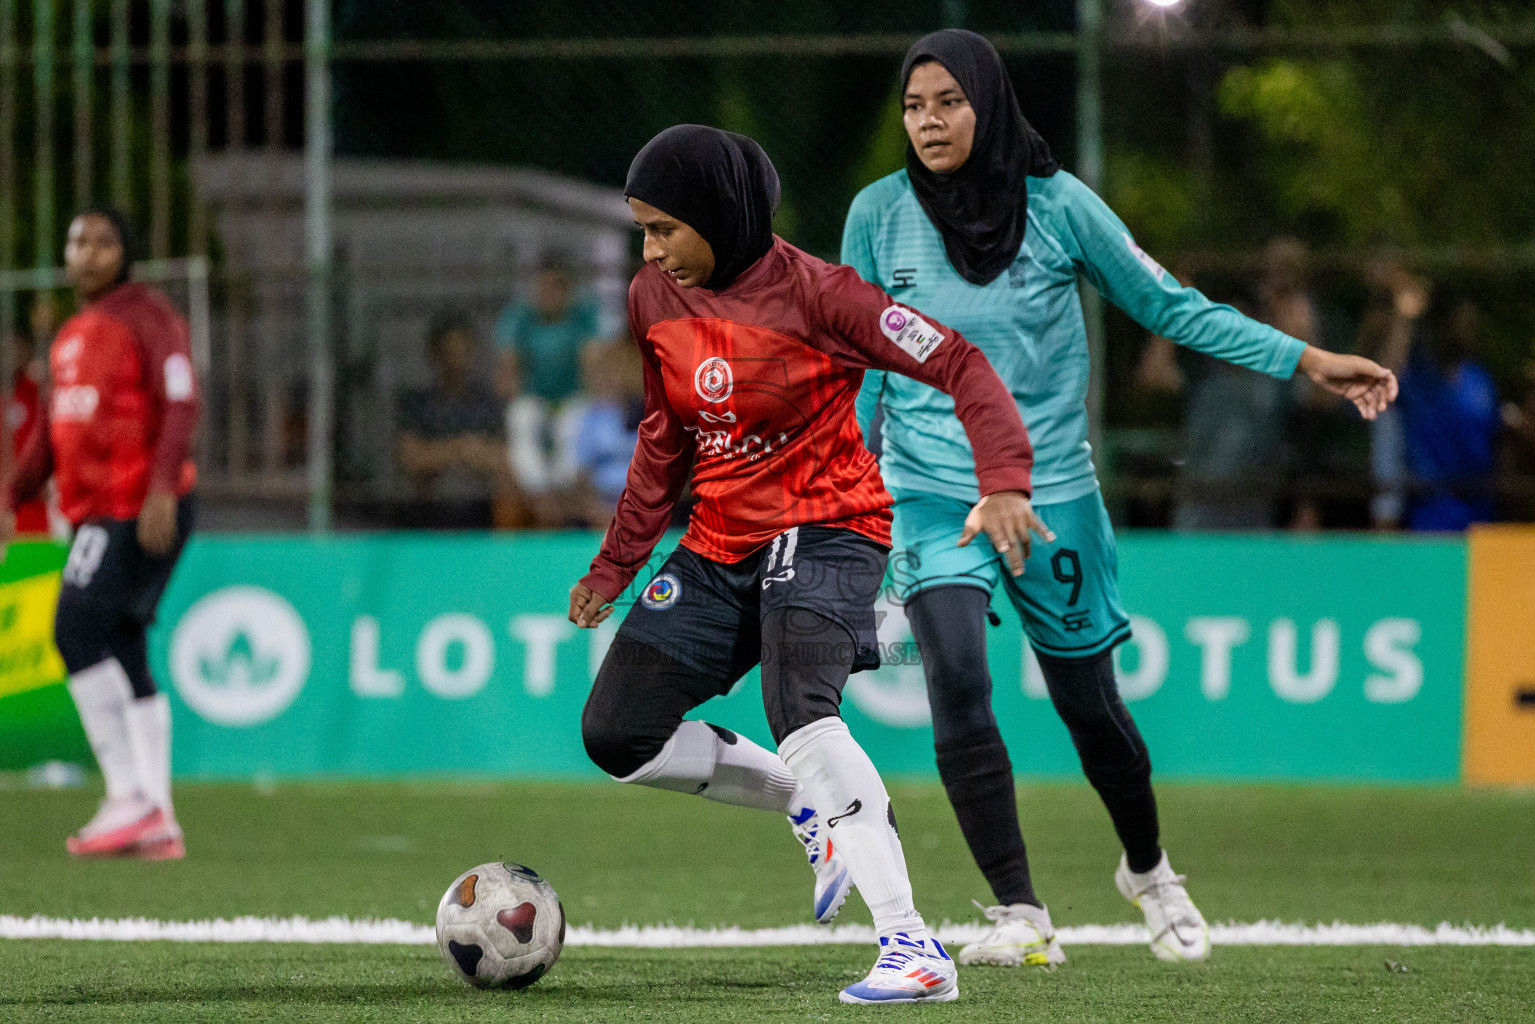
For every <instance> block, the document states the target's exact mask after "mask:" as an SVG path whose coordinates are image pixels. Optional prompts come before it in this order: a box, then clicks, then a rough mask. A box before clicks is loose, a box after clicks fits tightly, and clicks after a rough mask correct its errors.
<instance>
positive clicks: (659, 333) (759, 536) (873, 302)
mask: <svg viewBox="0 0 1535 1024" xmlns="http://www.w3.org/2000/svg"><path fill="white" fill-rule="evenodd" d="M624 191H625V194H626V195H627V196H628V201H629V205H630V208H631V209H632V210H633V213H634V219H635V221H636V223H638V224H639V225H640V227H641V228H643V229H644V232H645V260H646V265H645V267H644V268H643V269H642V270H641V271H640V272H639V273H638V274H637V275H636V276H635V278H634V282H633V284H632V285H631V286H630V289H629V322H630V330H631V332H632V335H633V337H634V339H635V342H636V344H637V345H638V346H639V349H640V353H641V355H642V356H643V362H644V372H645V397H646V414H645V419H644V421H643V422H642V423H641V425H640V439H639V445H638V447H637V449H636V450H635V455H634V459H633V462H632V464H631V465H630V469H629V479H628V485H627V487H626V489H625V491H624V493H623V496H622V497H621V498H620V499H619V503H618V510H617V514H616V517H615V518H614V520H613V524H612V525H611V526H610V527H609V529H608V532H607V537H606V539H605V540H604V541H603V545H602V550H601V552H600V553H599V554H598V556H597V558H596V559H595V560H594V561H593V563H592V569H591V572H590V573H588V574H587V575H586V576H585V577H584V578H583V579H582V580H581V582H579V583H577V584H576V585H575V587H574V588H573V589H572V590H571V597H570V618H571V621H573V622H575V623H577V624H578V625H580V626H583V627H588V628H589V627H593V626H595V625H597V624H598V623H599V622H601V621H603V619H605V618H606V617H607V616H608V615H609V614H610V613H611V611H612V608H611V603H612V602H613V601H614V600H615V599H617V598H618V597H619V595H620V593H621V592H623V591H624V590H625V588H627V587H628V585H629V584H630V582H631V581H632V580H633V579H634V577H635V575H636V574H637V573H638V572H639V571H640V569H641V568H643V567H644V566H645V564H646V562H647V560H648V559H649V557H650V554H651V552H652V550H653V549H654V547H655V545H656V543H657V541H659V540H660V538H661V535H662V533H663V532H664V531H665V529H666V528H667V525H668V524H669V522H670V520H671V516H672V511H673V509H674V507H675V505H676V502H677V499H678V497H679V495H680V494H681V492H682V489H683V486H684V484H685V483H686V482H687V481H688V479H689V477H690V476H691V479H692V485H693V491H694V493H695V494H696V495H697V498H698V505H697V507H696V509H695V510H694V512H693V515H692V519H691V521H690V523H689V525H688V529H687V532H686V534H685V535H684V536H683V538H682V545H681V547H680V548H679V549H678V550H677V551H676V552H675V553H674V554H673V555H672V556H671V557H670V558H669V559H668V560H667V561H666V564H665V565H663V566H662V568H661V571H660V572H659V573H657V574H656V575H655V576H654V577H652V578H651V579H650V582H649V583H648V584H647V585H646V586H645V587H644V589H643V590H642V591H641V594H640V598H639V601H638V603H637V604H635V605H634V606H633V607H632V608H631V609H630V611H629V613H628V615H627V616H626V617H625V619H624V622H623V625H622V626H621V627H620V628H619V630H618V633H617V636H616V637H615V638H614V641H613V644H612V647H611V648H610V649H609V651H608V655H607V657H606V659H605V660H604V662H603V665H602V668H601V670H600V671H599V673H598V676H597V679H596V681H595V682H594V684H593V686H592V693H591V696H590V698H589V699H588V702H587V705H586V710H585V713H584V714H583V716H582V735H583V739H584V741H585V744H586V749H587V752H588V754H589V755H590V756H591V758H592V760H593V761H594V762H595V763H596V764H597V765H598V766H599V767H601V768H602V769H603V770H604V771H606V772H607V773H608V774H610V775H612V776H613V777H614V778H616V779H618V780H619V781H623V782H633V783H639V784H642V785H647V786H653V787H656V788H660V789H670V790H675V791H680V792H686V793H694V794H701V795H703V796H705V797H708V798H710V799H715V800H721V801H724V802H727V803H734V804H740V805H744V806H748V807H757V808H761V809H764V810H773V811H778V812H780V813H787V814H788V815H789V816H790V821H791V823H792V824H793V825H794V827H795V831H796V833H797V834H798V835H799V837H800V839H801V841H802V842H804V843H805V845H806V847H807V849H808V852H809V854H810V860H811V864H812V866H813V867H814V868H815V869H816V889H815V897H816V900H815V915H816V918H817V919H818V920H820V921H828V920H830V919H831V918H832V917H833V916H834V915H835V914H836V913H837V910H838V909H839V908H840V907H841V905H842V902H843V900H844V899H845V898H846V896H847V893H848V891H849V889H850V888H851V887H852V886H853V885H854V884H856V885H857V887H858V889H859V891H860V892H861V893H862V894H863V896H864V900H865V902H866V903H867V904H868V905H869V908H870V910H871V912H872V913H873V916H874V923H875V927H876V929H877V931H878V932H879V936H880V945H881V951H880V957H879V959H878V961H877V962H876V964H875V967H874V969H873V971H871V972H870V974H869V976H868V977H867V978H866V979H865V980H864V981H861V982H859V983H857V984H855V985H851V986H849V987H848V988H847V989H845V990H844V991H843V992H842V995H841V998H842V1000H843V1001H844V1002H915V1001H944V1000H949V999H954V998H956V997H957V995H958V987H957V983H956V980H955V970H954V964H953V962H952V961H951V960H950V959H949V957H948V954H947V953H945V952H944V950H943V947H942V946H941V945H940V944H939V943H938V941H937V940H936V939H935V938H932V937H931V936H930V935H929V934H928V931H927V929H926V926H925V924H924V923H923V920H922V918H921V916H920V915H919V914H918V913H917V911H916V910H915V908H914V906H913V902H912V895H911V885H910V882H909V881H908V879H907V874H906V865H905V860H904V855H903V854H902V851H901V844H900V840H899V838H898V836H897V833H896V825H895V814H894V811H893V809H892V807H891V805H890V799H889V796H888V795H887V793H886V791H885V787H884V784H883V782H881V780H880V777H879V774H878V773H877V772H876V771H875V769H874V765H873V764H872V763H871V762H870V761H869V758H868V756H867V755H866V754H865V753H864V752H863V750H862V748H860V747H859V746H858V744H857V743H856V742H855V741H854V740H853V738H852V736H851V735H850V734H849V733H848V730H847V727H846V725H844V724H843V722H842V719H841V718H840V716H839V705H840V702H841V696H842V688H843V686H844V684H845V683H846V682H847V678H848V674H849V673H850V672H853V671H858V670H860V669H865V668H873V667H875V666H877V665H878V664H879V658H878V653H877V651H876V649H875V629H874V627H875V622H874V600H875V597H876V595H877V593H878V591H879V588H880V586H881V584H882V581H883V579H884V573H885V563H886V558H887V556H888V554H889V546H890V520H891V514H890V504H891V498H890V495H889V494H888V493H887V492H886V491H885V488H884V485H883V484H882V483H881V481H880V477H879V470H878V468H877V466H876V464H875V461H874V457H873V456H872V455H870V454H869V452H868V450H867V449H866V448H865V447H864V444H863V438H862V435H861V434H860V432H859V429H858V426H857V423H856V422H855V420H854V418H853V400H854V397H855V396H856V395H857V393H858V387H859V384H860V382H861V380H862V378H863V372H864V370H865V369H869V368H878V369H888V370H893V371H895V372H897V373H903V374H907V375H910V376H913V377H916V378H917V379H919V380H922V381H925V382H927V383H929V384H932V385H933V386H934V387H938V388H941V389H943V390H944V391H946V392H948V393H950V394H952V395H953V396H954V398H955V404H956V407H957V410H958V413H959V417H960V419H961V420H962V421H963V423H964V425H965V429H966V432H967V434H968V436H969V438H970V442H971V444H972V446H973V448H974V451H975V461H976V472H977V474H978V476H979V478H980V481H981V487H980V490H981V493H982V494H983V495H985V497H983V498H982V499H981V501H980V503H979V504H977V505H976V507H975V509H974V511H973V512H972V513H971V516H970V520H969V522H968V523H967V527H966V533H965V536H964V539H963V540H962V541H961V543H967V542H968V540H969V538H971V537H973V536H975V535H977V534H978V533H979V532H981V531H983V530H984V531H985V532H986V533H987V535H988V536H989V537H990V538H991V540H992V542H993V543H995V544H997V545H999V550H1000V551H1003V552H1007V553H1009V554H1010V556H1011V557H1013V558H1014V559H1015V564H1016V565H1018V566H1019V567H1020V568H1021V564H1022V563H1021V558H1022V556H1023V555H1024V554H1025V553H1026V552H1027V550H1028V546H1029V531H1030V530H1031V529H1033V530H1035V531H1039V530H1042V526H1041V525H1040V524H1039V522H1038V520H1037V519H1035V518H1034V516H1033V512H1032V510H1031V508H1030V506H1029V501H1028V493H1029V467H1030V464H1031V460H1032V453H1031V451H1030V448H1029V441H1028V436H1027V434H1026V433H1025V431H1024V428H1023V424H1022V421H1021V420H1020V419H1019V417H1018V413H1017V407H1016V405H1015V404H1014V402H1013V401H1012V398H1011V396H1009V394H1008V392H1007V390H1006V389H1005V388H1004V387H1003V386H1002V383H1001V381H1000V380H999V379H998V378H997V375H996V373H995V371H993V370H992V368H991V365H990V364H989V363H987V362H986V359H985V357H984V356H982V355H981V353H980V352H979V350H977V349H975V348H974V347H973V346H971V345H970V344H969V343H968V342H966V341H965V340H964V338H962V337H960V336H959V335H958V334H956V333H955V332H953V331H951V330H949V329H948V328H945V327H944V326H943V325H942V324H938V323H934V322H932V321H930V320H927V319H925V318H923V317H922V316H921V314H920V313H918V312H917V311H915V310H912V309H909V308H907V307H905V306H902V305H900V304H899V303H896V302H895V301H894V300H892V299H891V298H890V297H889V296H887V295H886V294H885V293H884V292H882V291H880V290H879V289H878V288H876V287H874V286H872V285H869V284H865V283H864V282H863V281H862V280H860V279H859V277H858V275H857V273H856V272H854V271H852V270H851V269H848V268H846V267H834V266H830V265H828V264H826V263H824V262H822V261H821V260H818V259H816V258H814V257H812V256H810V255H808V254H806V253H804V252H801V251H800V250H798V249H796V248H794V247H793V246H791V245H789V244H788V243H787V242H784V241H783V240H782V239H779V238H777V237H775V236H774V235H773V232H772V226H771V223H772V216H773V212H774V210H775V208H776V206H777V203H778V176H777V173H776V172H775V171H774V169H773V165H772V163H771V162H769V160H768V158H767V156H766V154H764V153H763V152H762V150H761V148H759V147H758V146H757V144H756V143H755V142H753V141H752V140H751V139H748V138H745V137H744V136H740V135H733V134H730V133H728V132H722V131H718V130H716V129H713V128H704V127H700V126H697V125H681V126H678V127H675V128H671V129H668V130H667V131H665V132H662V133H661V134H660V135H658V136H656V138H654V139H652V140H651V142H650V143H649V144H647V145H646V146H645V148H644V149H643V150H641V151H640V153H639V155H638V156H637V157H636V158H635V160H634V163H633V165H632V166H631V167H630V170H629V177H628V182H627V184H626V186H625V190H624ZM758 663H760V664H761V665H762V689H763V703H764V706H765V708H766V711H767V718H768V723H769V725H770V727H771V729H772V732H773V737H774V739H775V740H776V741H777V743H778V753H777V754H774V753H771V752H769V751H767V750H765V749H763V748H761V747H758V746H756V745H755V744H753V743H752V742H751V741H749V740H747V739H746V738H745V737H743V736H740V735H738V734H736V733H734V732H732V731H730V730H728V729H723V728H720V727H718V726H714V725H709V724H707V723H705V722H700V721H684V720H683V715H684V714H686V713H687V712H689V711H691V710H693V709H694V708H695V707H697V706H698V705H699V704H701V703H703V702H704V701H706V700H708V699H709V698H710V697H713V696H716V695H719V694H724V693H726V692H728V691H729V690H730V688H731V687H732V686H733V685H734V683H735V682H736V680H738V679H739V678H740V677H741V676H742V675H744V674H745V673H746V672H747V671H749V670H750V669H751V668H752V667H753V666H754V665H756V664H758ZM818 811H819V813H818Z"/></svg>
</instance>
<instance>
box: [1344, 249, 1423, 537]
mask: <svg viewBox="0 0 1535 1024" xmlns="http://www.w3.org/2000/svg"><path fill="white" fill-rule="evenodd" d="M1365 284H1366V286H1367V287H1368V289H1369V294H1368V296H1367V297H1366V299H1365V306H1364V312H1363V313H1362V314H1361V315H1360V318H1359V337H1358V341H1357V343H1356V348H1357V350H1358V352H1359V354H1360V355H1362V356H1365V357H1366V358H1369V359H1373V360H1375V361H1376V362H1377V363H1379V364H1380V365H1382V366H1384V367H1385V368H1386V369H1388V370H1390V371H1391V372H1392V373H1395V374H1396V375H1397V376H1398V377H1399V378H1400V377H1401V375H1402V373H1403V372H1404V371H1405V370H1406V368H1407V355H1408V353H1409V351H1410V350H1411V348H1412V339H1413V334H1414V332H1415V331H1416V329H1417V325H1418V322H1419V320H1420V319H1421V318H1422V316H1423V313H1424V311H1425V310H1426V309H1427V308H1428V298H1429V285H1428V282H1427V281H1425V280H1423V279H1422V278H1419V277H1416V276H1414V275H1413V274H1411V273H1409V272H1408V271H1407V269H1406V267H1405V266H1403V264H1402V261H1401V260H1400V258H1398V257H1397V256H1395V255H1394V254H1391V253H1382V254H1379V255H1377V256H1376V257H1375V258H1374V259H1372V260H1371V261H1370V264H1369V266H1367V267H1366V268H1365ZM1370 472H1371V475H1372V476H1373V477H1374V480H1375V494H1374V496H1373V497H1372V498H1371V500H1370V525H1371V526H1373V527H1374V528H1375V529H1377V530H1394V529H1396V528H1398V527H1399V526H1400V525H1401V522H1402V516H1403V514H1404V513H1405V510H1406V504H1405V503H1406V494H1405V491H1406V487H1407V479H1408V470H1407V440H1406V438H1405V437H1404V436H1403V433H1402V410H1401V406H1400V405H1399V404H1398V405H1393V406H1390V407H1388V408H1387V409H1386V411H1385V412H1383V413H1381V414H1380V416H1378V417H1376V419H1375V421H1374V422H1373V423H1371V424H1370Z"/></svg>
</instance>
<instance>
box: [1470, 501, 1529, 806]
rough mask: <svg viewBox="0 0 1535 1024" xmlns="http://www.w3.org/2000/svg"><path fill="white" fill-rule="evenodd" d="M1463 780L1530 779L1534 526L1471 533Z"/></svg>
mask: <svg viewBox="0 0 1535 1024" xmlns="http://www.w3.org/2000/svg"><path fill="white" fill-rule="evenodd" d="M1469 546H1470V561H1469V567H1470V580H1469V582H1470V594H1469V601H1468V603H1467V609H1466V611H1467V623H1466V742H1465V747H1464V753H1463V764H1464V770H1465V778H1466V781H1467V782H1502V783H1509V782H1514V783H1535V527H1530V526H1487V527H1477V528H1474V529H1473V530H1472V531H1471V535H1470V539H1469Z"/></svg>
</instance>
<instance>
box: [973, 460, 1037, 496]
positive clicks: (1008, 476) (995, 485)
mask: <svg viewBox="0 0 1535 1024" xmlns="http://www.w3.org/2000/svg"><path fill="white" fill-rule="evenodd" d="M976 481H977V482H978V483H979V484H980V485H981V494H982V495H987V494H996V493H997V492H998V491H1022V492H1023V494H1024V496H1025V497H1029V496H1032V495H1033V493H1034V491H1033V486H1032V482H1031V481H1030V479H1029V470H1028V468H1027V467H1020V466H1003V467H1000V468H997V469H988V470H985V471H977V472H976Z"/></svg>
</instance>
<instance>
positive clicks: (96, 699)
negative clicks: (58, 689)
mask: <svg viewBox="0 0 1535 1024" xmlns="http://www.w3.org/2000/svg"><path fill="white" fill-rule="evenodd" d="M69 695H70V697H71V698H73V699H74V702H75V708H76V710H78V711H79V712H80V725H81V726H82V727H83V728H84V729H85V737H86V739H88V740H90V742H91V752H92V753H94V754H95V755H96V763H97V765H98V766H100V768H101V774H102V777H103V778H104V779H105V780H106V784H107V799H108V800H117V799H122V798H125V797H130V796H133V795H135V794H137V793H139V792H141V787H140V784H139V775H138V767H137V764H136V763H135V760H134V756H133V742H132V740H131V739H130V738H129V735H128V721H127V718H128V714H127V712H128V705H129V704H130V703H132V702H133V686H132V685H131V684H130V683H129V682H128V673H127V672H125V671H124V670H123V666H122V663H121V662H119V661H118V660H117V659H116V658H108V659H106V660H105V661H99V662H97V663H96V664H94V665H92V666H91V667H90V668H84V669H81V670H80V671H79V672H75V673H73V674H72V675H70V677H69Z"/></svg>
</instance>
